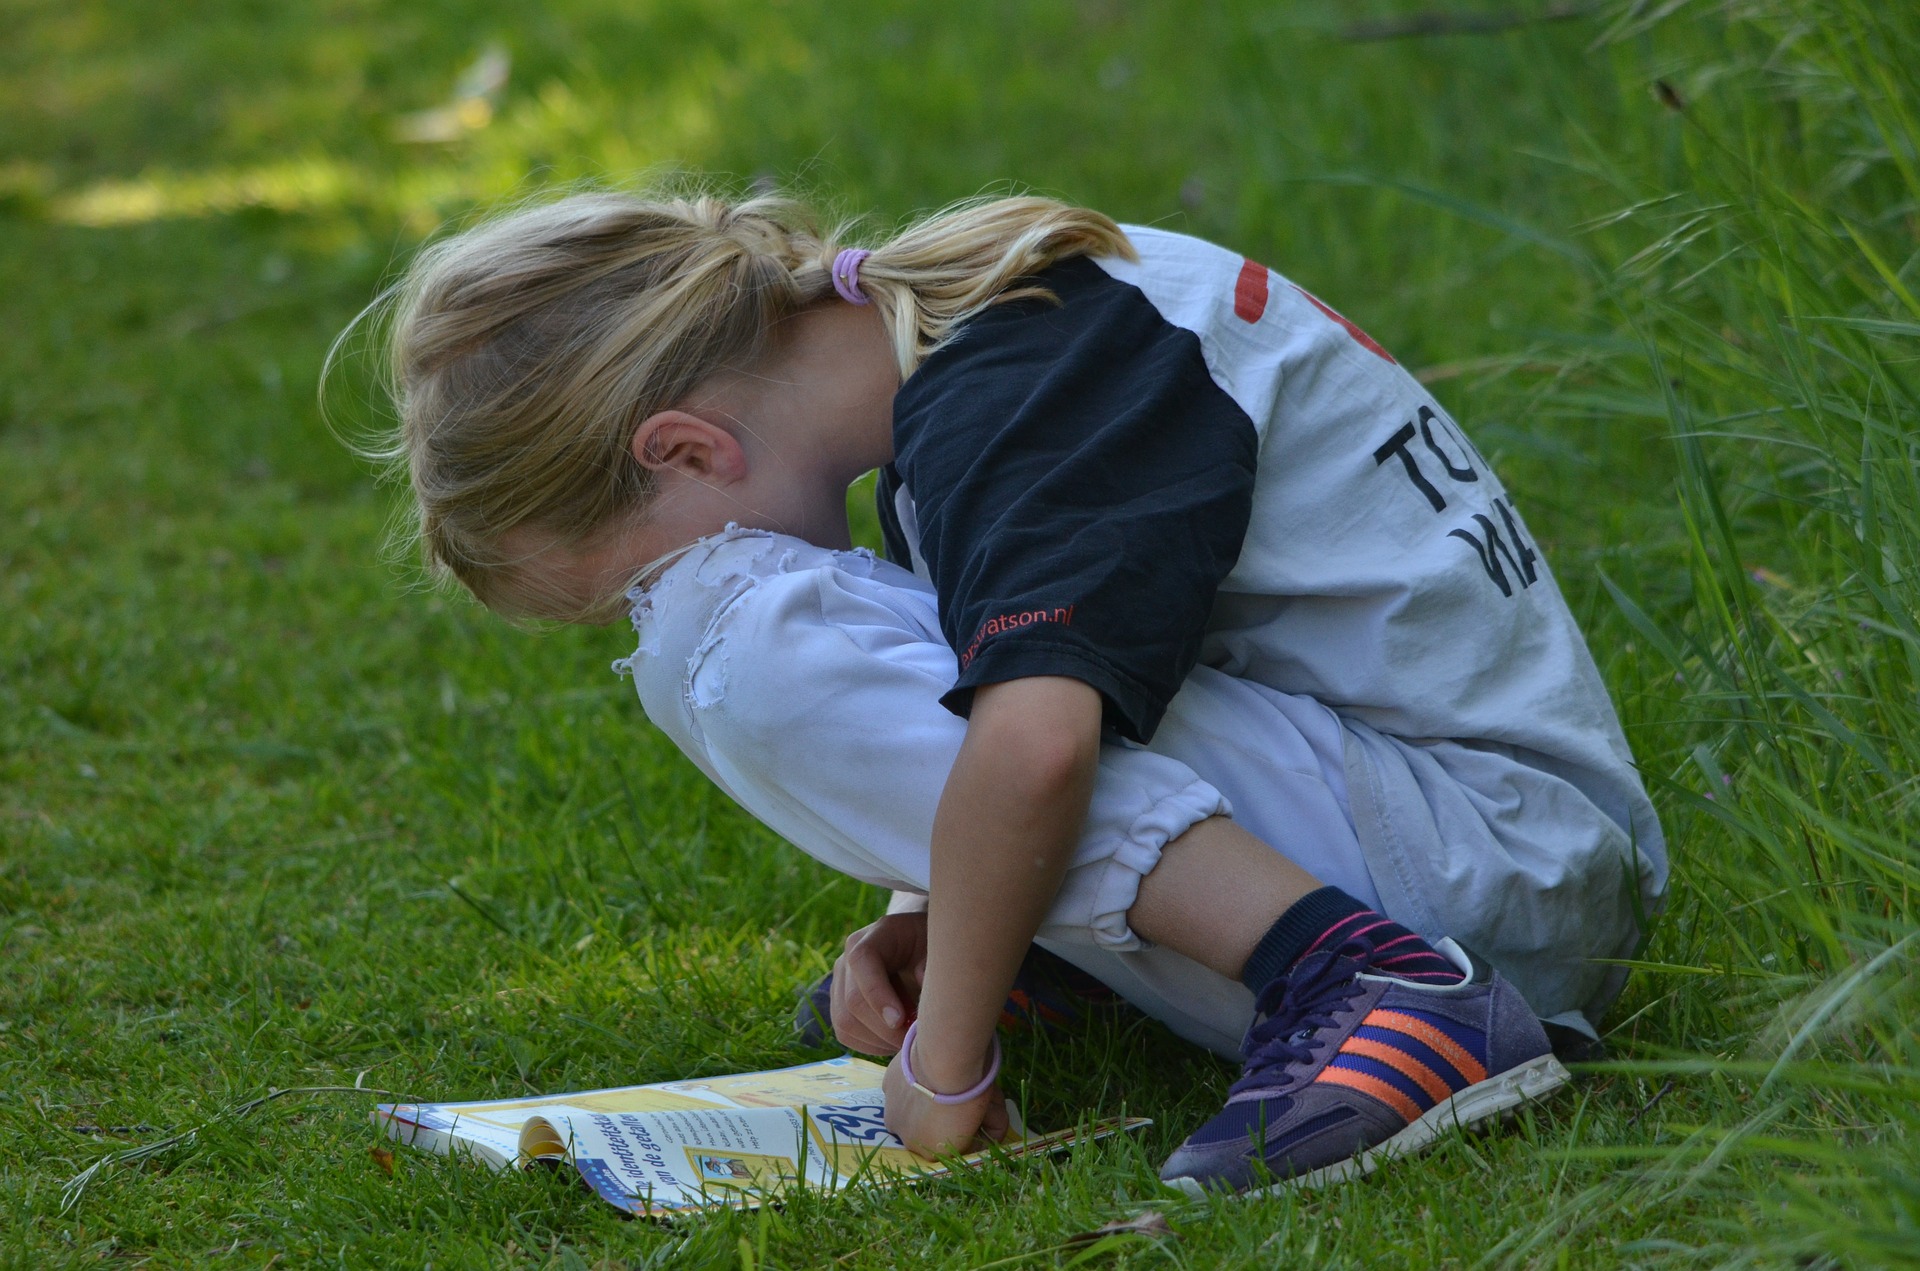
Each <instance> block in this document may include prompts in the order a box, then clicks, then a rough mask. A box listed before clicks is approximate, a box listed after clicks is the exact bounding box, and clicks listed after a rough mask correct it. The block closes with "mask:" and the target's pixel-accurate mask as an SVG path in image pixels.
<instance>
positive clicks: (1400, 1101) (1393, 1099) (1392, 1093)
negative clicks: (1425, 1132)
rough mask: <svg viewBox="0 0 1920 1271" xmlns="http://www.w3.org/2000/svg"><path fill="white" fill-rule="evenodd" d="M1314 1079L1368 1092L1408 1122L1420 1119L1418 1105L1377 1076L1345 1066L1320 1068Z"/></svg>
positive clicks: (1362, 1092)
mask: <svg viewBox="0 0 1920 1271" xmlns="http://www.w3.org/2000/svg"><path fill="white" fill-rule="evenodd" d="M1314 1080H1315V1081H1324V1082H1327V1083H1328V1084H1330V1085H1335V1086H1345V1087H1346V1088H1347V1089H1349V1090H1358V1091H1359V1092H1360V1093H1361V1094H1370V1095H1372V1096H1373V1097H1374V1098H1376V1099H1378V1100H1379V1101H1380V1102H1382V1103H1384V1104H1386V1105H1387V1106H1388V1107H1389V1108H1392V1109H1393V1110H1394V1111H1395V1112H1398V1113H1399V1114H1400V1115H1401V1116H1402V1117H1405V1118H1406V1120H1407V1121H1408V1123H1409V1124H1411V1123H1412V1122H1414V1121H1418V1120H1419V1119H1420V1106H1419V1105H1418V1104H1416V1103H1415V1102H1414V1101H1413V1100H1411V1099H1409V1098H1407V1096H1406V1095H1405V1094H1404V1093H1402V1092H1401V1091H1399V1090H1396V1089H1394V1088H1393V1087H1392V1086H1390V1085H1388V1084H1387V1083H1386V1082H1384V1081H1382V1080H1380V1078H1378V1077H1371V1076H1368V1075H1367V1074H1366V1073H1364V1072H1354V1071H1352V1070H1351V1069H1347V1068H1322V1069H1321V1070H1320V1075H1319V1076H1317V1077H1315V1078H1314Z"/></svg>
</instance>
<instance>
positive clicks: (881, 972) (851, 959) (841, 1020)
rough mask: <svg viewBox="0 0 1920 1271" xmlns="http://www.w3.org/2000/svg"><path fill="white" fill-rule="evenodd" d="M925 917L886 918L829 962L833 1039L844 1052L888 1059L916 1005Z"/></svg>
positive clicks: (924, 967)
mask: <svg viewBox="0 0 1920 1271" xmlns="http://www.w3.org/2000/svg"><path fill="white" fill-rule="evenodd" d="M926 974H927V915H926V914H925V913H924V912H922V913H897V914H888V915H887V916H886V917H884V918H882V919H881V920H880V921H879V922H876V923H874V924H873V925H872V926H870V927H862V928H860V930H858V931H856V932H854V933H853V934H852V935H850V936H848V937H847V944H846V949H845V951H844V952H842V953H841V955H840V957H839V959H838V960H837V961H836V962H834V964H833V997H832V1016H833V1035H834V1036H835V1037H836V1038H838V1039H839V1041H840V1044H841V1045H842V1046H845V1047H846V1048H847V1049H848V1050H857V1051H859V1052H860V1053H861V1054H863V1055H891V1054H893V1053H894V1052H895V1051H897V1050H899V1049H900V1042H901V1040H902V1039H904V1038H905V1037H906V1035H907V1025H908V1024H909V1023H911V1022H912V1020H913V1015H914V1012H915V1010H917V1009H918V1008H919V1005H920V982H921V981H922V980H923V979H925V978H926Z"/></svg>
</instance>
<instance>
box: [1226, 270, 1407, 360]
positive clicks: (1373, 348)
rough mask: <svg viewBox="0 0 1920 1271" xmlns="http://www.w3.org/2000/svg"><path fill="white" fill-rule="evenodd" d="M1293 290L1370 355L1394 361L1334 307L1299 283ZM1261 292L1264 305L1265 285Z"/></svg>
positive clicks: (1391, 355) (1389, 354)
mask: <svg viewBox="0 0 1920 1271" xmlns="http://www.w3.org/2000/svg"><path fill="white" fill-rule="evenodd" d="M1293 289H1294V290H1295V291H1297V292H1299V293H1300V294H1301V295H1303V296H1305V297H1306V298H1307V303H1308V304H1310V305H1312V306H1313V307H1314V308H1316V309H1318V310H1319V311H1320V312H1321V313H1324V314H1326V315H1327V316H1328V317H1329V318H1332V319H1333V320H1334V321H1335V322H1338V323H1339V324H1340V325H1341V326H1343V327H1345V328H1346V329H1347V334H1348V335H1350V336H1352V337H1353V338H1354V339H1355V340H1357V341H1359V344H1360V347H1361V348H1363V349H1365V350H1366V351H1367V352H1369V353H1373V354H1377V355H1378V356H1380V357H1383V358H1385V359H1386V360H1387V361H1389V362H1392V361H1393V354H1391V353H1389V352H1387V351H1386V350H1385V349H1383V348H1381V347H1380V345H1379V344H1378V343H1377V342H1376V341H1375V340H1374V338H1373V337H1372V336H1370V335H1368V334H1367V333H1366V332H1365V331H1362V330H1361V329H1360V328H1359V327H1356V326H1355V325H1353V323H1351V322H1349V321H1347V320H1346V319H1345V318H1343V317H1341V316H1340V315H1339V314H1338V313H1335V312H1334V310H1333V306H1332V305H1329V304H1328V303H1327V302H1326V301H1324V300H1322V299H1321V298H1320V297H1318V296H1316V295H1314V294H1313V293H1312V292H1311V291H1308V290H1307V289H1306V288H1305V287H1302V286H1300V285H1299V284H1298V283H1296V284H1294V288H1293ZM1261 290H1262V293H1263V294H1262V297H1261V299H1262V302H1263V303H1264V301H1265V295H1264V292H1265V286H1264V284H1263V285H1262V288H1261ZM1236 312H1237V310H1236Z"/></svg>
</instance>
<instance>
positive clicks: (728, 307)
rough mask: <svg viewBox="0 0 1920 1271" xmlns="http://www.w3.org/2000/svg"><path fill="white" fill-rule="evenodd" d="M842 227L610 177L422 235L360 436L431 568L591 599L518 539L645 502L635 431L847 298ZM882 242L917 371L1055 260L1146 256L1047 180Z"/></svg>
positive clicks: (566, 607) (480, 584) (534, 597)
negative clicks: (1059, 196)
mask: <svg viewBox="0 0 1920 1271" xmlns="http://www.w3.org/2000/svg"><path fill="white" fill-rule="evenodd" d="M841 232H843V231H835V232H833V233H829V234H822V233H820V232H819V230H818V229H817V228H816V223H815V221H814V220H813V218H812V216H811V215H810V214H809V213H808V212H807V211H806V209H805V208H803V207H802V206H801V205H800V204H798V203H796V202H794V201H793V200H791V199H787V198H783V197H778V196H772V195H767V196H759V197H751V198H747V199H745V200H742V201H737V202H736V201H731V200H729V199H727V198H725V197H722V196H720V195H718V194H714V193H711V192H696V193H692V194H687V195H680V196H653V197H649V196H645V195H640V194H631V193H624V192H596V193H586V194H574V195H571V196H568V197H564V198H561V199H559V200H557V201H553V202H548V203H543V204H536V205H531V206H524V207H521V208H519V209H517V210H513V211H510V212H507V213H506V214H504V215H501V216H499V217H496V218H495V219H492V220H489V221H485V222H483V223H481V224H479V225H477V226H476V227H474V228H472V229H469V230H466V231H465V232H463V233H460V234H457V235H455V236H453V237H450V238H446V239H443V240H441V241H440V242H437V243H434V244H432V245H430V246H428V247H427V248H425V249H424V250H422V251H421V252H420V253H419V254H418V255H417V256H416V257H415V258H414V260H413V262H412V264H411V265H410V266H409V268H408V269H407V271H406V274H405V276H404V277H403V278H402V279H401V280H400V281H399V283H398V284H397V285H396V286H395V287H394V288H392V289H391V290H390V291H389V292H388V293H387V294H386V295H385V296H383V297H382V298H381V299H380V300H377V301H376V302H375V303H374V305H372V306H369V310H368V312H367V313H366V314H363V315H362V318H366V317H368V316H369V315H371V316H374V317H376V318H379V317H385V318H386V320H387V323H388V338H387V365H386V370H387V380H388V383H387V387H388V390H389V391H390V392H391V394H392V397H393V401H394V405H395V407H396V409H397V413H398V425H397V427H396V428H395V429H394V431H393V433H392V434H391V436H389V437H386V438H383V439H382V440H381V441H379V442H378V443H376V444H374V445H370V446H365V447H361V451H362V453H363V454H365V455H366V456H368V457H370V458H372V459H374V460H376V461H378V462H381V463H383V464H385V465H387V467H388V468H389V470H390V471H393V472H395V473H398V472H402V471H403V472H404V473H405V475H406V478H407V480H408V482H409V484H410V485H411V487H412V491H413V495H414V501H415V512H416V516H415V518H414V519H413V523H412V525H411V526H410V530H409V532H408V534H407V537H409V538H414V539H417V540H418V542H419V544H420V546H421V548H422V550H423V553H424V555H425V557H426V560H427V563H428V565H429V567H430V568H432V569H433V570H435V571H436V572H437V573H443V574H451V575H452V576H453V577H454V578H456V579H457V580H458V581H459V582H460V583H461V584H462V585H464V586H465V587H466V588H467V589H468V590H469V591H471V592H472V593H473V594H474V596H476V597H477V598H478V599H479V600H480V601H481V603H483V604H486V605H488V606H489V607H492V608H511V609H514V610H515V611H517V612H521V613H531V614H534V615H537V616H541V617H550V618H561V619H566V618H571V617H577V616H581V615H582V614H583V613H585V612H587V611H586V610H581V609H578V608H577V605H573V604H569V603H568V602H563V601H561V600H560V599H559V598H558V595H557V593H556V592H554V591H553V590H552V589H550V588H549V589H543V588H542V587H541V585H540V580H539V577H538V569H537V566H533V563H532V561H531V560H530V559H529V558H528V557H526V556H525V555H524V554H515V553H513V552H509V551H507V550H505V549H504V546H503V543H504V540H505V539H506V538H507V537H508V536H509V535H510V534H512V533H513V532H514V531H516V530H520V529H523V528H525V529H535V530H539V531H541V532H542V533H543V534H545V535H547V536H549V538H550V540H551V541H554V542H557V543H560V544H565V545H576V544H580V543H583V542H585V541H586V540H588V539H589V538H590V537H592V536H593V535H595V534H596V533H597V532H599V531H601V530H602V529H604V528H605V527H608V526H609V525H612V524H614V523H616V522H623V521H632V520H635V519H637V518H640V517H643V516H644V515H645V511H646V507H647V502H648V498H649V495H650V494H651V493H652V486H653V482H652V474H651V473H650V472H649V471H648V470H647V469H646V468H644V467H643V466H642V465H641V464H640V463H639V462H638V461H636V460H635V459H634V457H633V455H632V454H631V452H630V450H629V447H630V445H631V442H632V438H633V434H634V431H635V429H636V428H637V427H638V426H639V424H640V423H641V422H642V421H643V420H645V419H646V418H647V417H648V416H650V415H652V414H654V413H655V412H658V411H660V410H664V409H667V408H669V407H671V406H673V405H675V404H676V403H678V402H680V401H682V400H683V399H685V398H686V397H687V396H688V395H689V394H690V393H691V392H692V391H693V390H694V388H695V386H696V385H698V384H700V383H701V382H702V381H704V380H706V379H707V378H708V377H710V376H712V375H714V374H715V373H716V372H720V371H724V370H728V369H740V368H745V367H748V366H751V365H752V364H753V363H754V362H755V361H756V360H757V359H758V358H759V357H761V356H762V355H763V354H764V353H766V352H768V348H769V336H770V332H771V331H772V329H773V327H774V325H775V324H776V323H778V322H779V321H781V320H782V319H783V318H787V317H790V316H791V315H793V314H795V313H798V312H800V311H801V310H803V309H805V308H807V307H808V306H810V305H814V304H816V303H819V302H822V301H824V300H826V299H827V298H829V297H831V296H833V295H834V294H835V293H834V290H833V281H832V278H831V276H830V269H831V266H832V263H833V259H834V256H835V255H836V253H837V252H838V251H839V250H840V249H841V248H842V247H845V246H849V245H850V244H848V243H844V242H841V241H840V233H841ZM871 252H872V254H871V255H870V256H868V257H867V259H866V261H865V263H864V264H863V265H862V266H861V268H860V286H861V288H862V290H863V291H864V292H865V293H866V294H867V295H868V296H869V297H870V298H871V300H872V303H873V305H874V307H875V309H876V310H877V311H878V313H879V316H880V318H881V319H882V321H883V322H884V324H885V326H886V330H887V332H888V334H889V336H890V338H891V340H892V343H893V349H894V353H895V356H896V358H897V359H898V362H899V366H900V374H901V376H902V378H903V379H904V378H905V377H906V376H909V375H911V374H912V373H913V371H914V369H915V368H916V367H918V366H919V365H920V363H921V362H922V361H923V360H924V359H925V358H926V357H927V355H928V354H930V353H931V352H933V350H935V349H937V348H938V347H940V345H941V344H942V343H944V342H945V341H946V340H948V339H950V338H951V337H952V336H953V335H954V333H955V332H956V330H957V329H958V328H959V326H960V325H961V324H962V323H964V322H965V321H966V320H967V319H968V318H969V317H971V316H973V315H974V314H977V313H979V312H980V311H981V310H983V309H985V308H987V307H988V306H990V305H994V304H999V303H1002V302H1005V301H1008V300H1014V299H1018V298H1022V297H1028V296H1035V295H1046V294H1047V293H1046V292H1045V291H1044V289H1043V288H1041V287H1039V286H1038V285H1037V284H1035V283H1034V282H1033V281H1032V276H1033V275H1034V274H1037V273H1039V272H1040V271H1041V270H1043V269H1045V268H1046V267H1047V266H1049V265H1051V264H1053V263H1054V262H1056V261H1059V260H1063V259H1067V258H1070V257H1074V256H1085V255H1117V256H1124V257H1127V258H1129V259H1133V258H1134V252H1133V248H1132V246H1131V245H1130V244H1129V243H1128V242H1127V240H1126V237H1125V235H1124V234H1123V233H1122V232H1121V230H1120V227H1119V226H1118V225H1116V224H1114V222H1113V221H1112V220H1110V219H1108V218H1107V217H1105V216H1102V215H1100V214H1099V213H1097V212H1092V211H1088V210H1086V209H1083V208H1076V207H1071V206H1068V205H1066V204H1064V203H1059V202H1056V201H1054V200H1051V199H1043V198H1032V197H1013V198H995V199H983V200H975V201H971V202H967V203H962V204H959V205H956V206H954V207H950V208H947V209H945V210H943V211H940V212H937V213H934V214H933V215H930V216H928V217H926V218H924V219H922V220H920V221H918V222H916V223H914V224H912V225H909V226H908V227H907V228H905V229H904V230H902V231H900V232H899V233H897V234H895V235H894V236H893V237H891V238H889V239H887V240H885V241H883V242H879V243H875V244H872V245H871ZM359 321H360V319H356V324H357V323H358V322H359ZM352 330H353V328H352V327H350V328H349V332H351V331H352ZM342 338H343V339H344V338H345V336H344V335H343V337H342ZM338 347H339V346H338V345H336V349H337V348H338ZM529 566H532V567H531V568H528V567H529ZM626 586H627V582H622V583H621V584H620V587H619V590H621V591H624V590H625V588H626ZM617 595H618V591H615V592H614V593H612V595H611V596H603V597H599V598H597V599H596V600H595V602H594V603H593V604H592V605H589V606H588V608H589V609H593V608H597V607H599V606H601V605H604V604H606V603H607V602H608V601H609V600H611V599H612V598H613V597H615V596H617Z"/></svg>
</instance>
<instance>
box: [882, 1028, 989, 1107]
mask: <svg viewBox="0 0 1920 1271" xmlns="http://www.w3.org/2000/svg"><path fill="white" fill-rule="evenodd" d="M919 1032H920V1021H919V1020H915V1021H913V1023H911V1024H909V1025H907V1036H906V1040H905V1041H902V1042H901V1043H900V1075H901V1076H903V1077H905V1078H906V1079H907V1084H908V1085H910V1086H912V1087H913V1088H914V1089H915V1090H918V1091H919V1092H920V1093H921V1094H923V1095H925V1096H927V1098H929V1099H931V1100H933V1101H934V1102H935V1103H946V1104H954V1103H971V1102H972V1101H973V1100H975V1099H978V1098H979V1097H980V1096H981V1095H983V1094H985V1093H986V1092H987V1091H989V1090H991V1089H992V1088H993V1079H994V1078H995V1077H998V1076H999V1075H1000V1035H999V1034H998V1033H996V1034H994V1038H993V1062H992V1063H990V1064H988V1065H987V1075H986V1076H984V1077H982V1078H980V1084H979V1085H977V1086H974V1087H973V1088H971V1089H968V1090H962V1091H961V1092H960V1093H959V1094H941V1093H940V1092H939V1091H937V1090H929V1089H927V1088H926V1087H925V1086H923V1085H921V1084H920V1079H919V1078H918V1077H915V1076H914V1075H913V1039H914V1037H915V1036H916V1035H918V1034H919Z"/></svg>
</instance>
